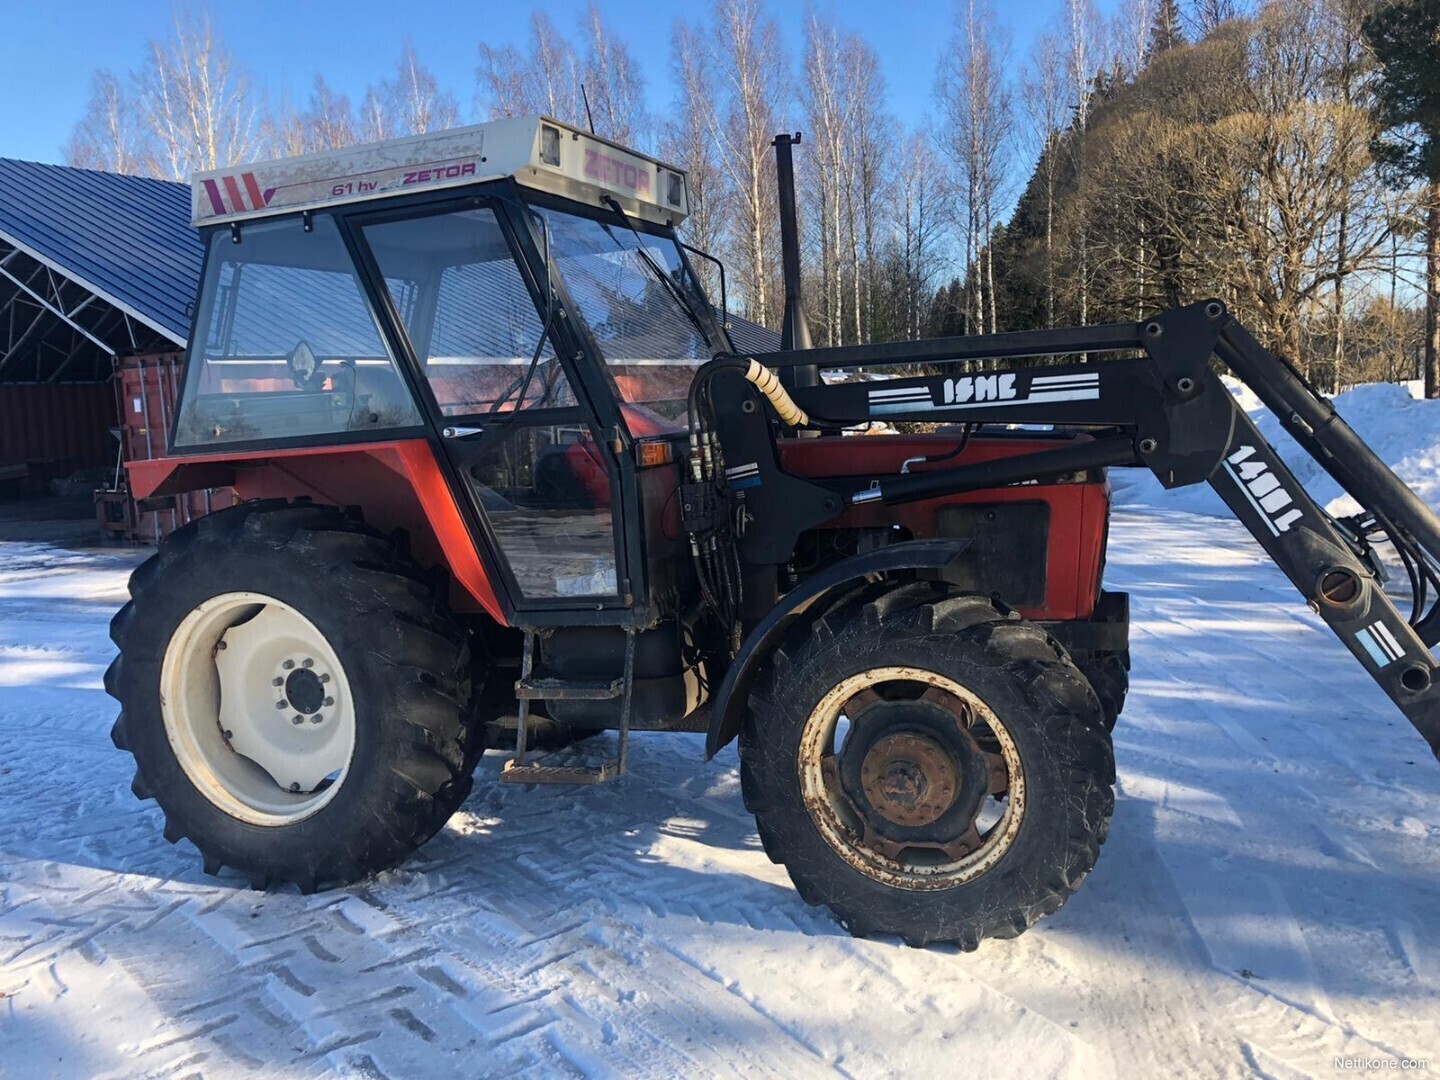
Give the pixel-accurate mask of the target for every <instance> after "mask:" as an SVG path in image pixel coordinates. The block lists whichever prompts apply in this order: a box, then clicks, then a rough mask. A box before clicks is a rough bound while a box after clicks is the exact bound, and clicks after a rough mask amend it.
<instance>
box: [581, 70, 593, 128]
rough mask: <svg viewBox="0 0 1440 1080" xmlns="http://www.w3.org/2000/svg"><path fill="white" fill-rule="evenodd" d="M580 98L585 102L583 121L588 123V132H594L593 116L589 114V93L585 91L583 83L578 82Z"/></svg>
mask: <svg viewBox="0 0 1440 1080" xmlns="http://www.w3.org/2000/svg"><path fill="white" fill-rule="evenodd" d="M580 100H581V101H583V102H584V103H585V122H586V123H587V124H589V125H590V134H591V135H594V134H595V118H594V117H593V116H591V115H590V95H589V94H587V93H585V84H584V83H583V82H582V83H581V84H580Z"/></svg>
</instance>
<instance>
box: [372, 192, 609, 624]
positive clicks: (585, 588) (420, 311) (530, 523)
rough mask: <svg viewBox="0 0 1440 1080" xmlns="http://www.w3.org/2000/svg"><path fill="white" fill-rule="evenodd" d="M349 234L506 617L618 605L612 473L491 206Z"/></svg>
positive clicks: (379, 222)
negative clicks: (472, 522) (355, 239)
mask: <svg viewBox="0 0 1440 1080" xmlns="http://www.w3.org/2000/svg"><path fill="white" fill-rule="evenodd" d="M359 234H360V236H361V237H362V238H363V242H364V244H365V246H366V247H367V248H368V251H369V254H370V256H371V257H372V259H373V261H374V265H375V267H376V268H377V269H378V271H379V275H380V276H381V277H383V279H384V281H385V287H386V290H387V291H388V293H389V296H390V300H391V302H392V303H393V306H394V309H395V312H396V314H397V315H398V318H399V322H400V324H401V329H402V330H403V331H404V332H405V334H406V336H407V338H408V343H409V346H410V351H411V353H412V354H413V357H414V359H415V362H416V364H417V366H418V368H419V372H420V375H421V377H422V384H423V387H424V388H425V389H427V390H428V393H429V396H430V398H431V399H432V400H431V406H432V408H433V409H434V410H435V415H436V418H437V423H438V425H439V426H440V429H441V434H442V439H441V442H442V444H443V447H444V452H445V453H446V455H447V457H448V458H449V459H450V461H451V462H452V463H453V465H454V467H455V470H456V472H457V473H458V474H459V475H460V476H461V477H462V478H463V482H464V485H465V487H466V492H467V495H468V497H469V499H470V502H471V505H472V507H473V509H474V511H475V515H476V518H477V520H478V521H479V522H480V524H481V528H482V530H483V532H484V534H485V536H486V538H487V539H488V541H489V546H490V548H491V554H492V557H493V559H494V561H495V563H496V564H497V569H499V570H500V573H501V577H502V580H503V582H504V584H505V586H506V588H507V591H508V592H509V593H510V598H511V601H512V603H513V605H514V607H515V608H516V609H519V610H527V609H529V610H534V609H544V608H558V609H562V610H563V609H572V608H577V607H579V608H584V609H586V610H589V611H594V610H595V609H596V608H597V607H611V606H615V607H618V606H621V605H622V600H621V583H622V582H623V581H624V580H625V574H624V565H623V554H622V550H621V547H620V545H619V543H618V542H617V531H616V527H615V525H616V520H617V514H616V494H617V489H618V485H617V483H616V475H617V473H616V467H615V462H614V459H613V455H612V454H611V452H610V448H609V446H608V445H607V444H606V443H605V442H604V441H603V440H602V439H600V438H598V437H597V433H596V431H595V430H594V427H593V423H592V416H591V413H590V410H588V409H586V408H584V407H582V404H581V400H580V399H579V398H578V397H577V395H576V393H575V389H574V385H573V383H572V379H571V373H569V372H567V370H566V368H565V365H564V364H563V363H562V362H561V361H560V360H559V358H558V357H557V356H556V352H555V341H556V340H557V334H556V332H555V326H554V325H553V324H554V322H555V317H554V316H553V315H551V318H550V320H549V322H550V325H547V319H546V318H545V317H542V311H541V308H540V307H539V306H537V302H536V295H535V292H534V291H533V290H532V288H531V286H530V285H529V284H527V281H526V279H525V277H524V276H523V275H522V272H521V269H520V266H519V265H517V263H516V261H515V257H514V254H513V250H512V246H511V243H510V239H509V237H508V235H507V233H506V229H505V225H504V223H503V222H502V220H501V218H500V217H499V215H497V213H496V211H495V210H494V209H492V208H490V207H488V206H478V207H477V206H475V205H474V204H473V203H468V204H467V205H466V206H465V207H464V208H463V209H453V210H449V211H443V212H437V213H430V214H427V215H424V216H418V217H417V216H410V217H405V218H395V217H390V218H388V219H387V218H379V219H372V220H370V221H369V223H362V224H360V226H359Z"/></svg>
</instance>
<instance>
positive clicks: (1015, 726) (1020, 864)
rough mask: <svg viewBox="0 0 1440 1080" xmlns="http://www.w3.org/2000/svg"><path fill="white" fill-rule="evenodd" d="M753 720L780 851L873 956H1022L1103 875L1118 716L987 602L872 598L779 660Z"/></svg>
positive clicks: (807, 889)
mask: <svg viewBox="0 0 1440 1080" xmlns="http://www.w3.org/2000/svg"><path fill="white" fill-rule="evenodd" d="M751 705H752V708H751V714H750V716H749V718H748V721H747V724H746V727H745V729H744V731H743V732H742V735H741V747H740V755H741V773H742V781H743V787H744V793H745V798H746V803H747V805H748V806H749V808H750V810H751V811H752V812H753V813H754V814H755V818H756V822H757V825H758V828H759V831H760V838H761V841H762V842H763V843H764V845H765V850H766V851H767V852H768V853H769V855H770V857H771V858H772V859H773V860H775V861H776V862H779V863H783V864H784V865H785V866H786V868H787V870H788V871H789V873H790V877H791V879H792V880H793V881H794V882H795V885H796V888H797V889H798V890H799V892H800V894H801V896H802V897H803V898H804V899H805V900H806V901H807V902H808V903H811V904H824V905H826V906H827V907H829V908H830V909H831V911H833V912H834V913H835V915H836V916H837V917H838V918H839V919H840V921H841V923H842V924H843V925H844V926H845V927H846V928H847V929H849V930H850V932H851V933H853V934H855V935H857V936H866V935H870V934H896V935H898V936H899V937H901V938H903V939H904V940H905V942H906V943H907V944H910V945H926V944H929V943H932V942H939V941H951V942H955V943H956V944H958V945H960V946H961V947H962V948H966V949H972V948H975V947H976V946H977V945H978V944H979V942H980V941H981V939H983V938H986V937H1014V936H1015V935H1016V934H1019V933H1021V932H1023V931H1024V930H1025V929H1026V928H1028V927H1029V926H1030V925H1031V924H1033V923H1034V922H1035V920H1036V919H1038V918H1040V917H1041V916H1042V915H1046V914H1049V913H1051V912H1053V911H1055V910H1057V909H1058V908H1059V907H1060V905H1061V904H1063V903H1064V902H1065V900H1066V899H1067V898H1068V897H1069V896H1070V895H1071V894H1072V893H1073V892H1074V891H1075V890H1076V889H1077V888H1078V887H1079V885H1080V882H1081V881H1082V880H1083V878H1084V877H1085V875H1086V874H1087V873H1088V872H1089V870H1090V868H1091V867H1092V866H1093V865H1094V863H1095V859H1096V856H1097V854H1098V850H1099V844H1100V843H1101V840H1102V838H1103V835H1104V830H1105V827H1106V825H1107V823H1108V821H1109V817H1110V812H1111V810H1112V808H1113V806H1114V796H1113V792H1112V785H1113V783H1114V762H1113V757H1112V754H1111V748H1110V739H1109V734H1108V732H1107V731H1106V729H1105V726H1104V723H1103V716H1102V713H1101V708H1100V704H1099V702H1098V701H1097V700H1096V697H1095V694H1094V692H1093V691H1092V690H1091V688H1090V685H1089V683H1088V682H1087V681H1086V680H1085V678H1084V676H1082V675H1081V674H1080V673H1079V672H1078V671H1077V670H1076V669H1075V667H1074V665H1073V664H1071V662H1070V661H1069V659H1067V657H1066V656H1065V654H1064V652H1063V651H1062V650H1061V649H1059V648H1058V646H1056V645H1055V644H1054V642H1052V641H1051V640H1050V639H1049V638H1048V637H1047V636H1046V635H1045V633H1044V632H1043V631H1042V630H1040V629H1039V628H1038V627H1035V626H1033V625H1031V624H1028V623H1025V622H1021V621H1019V620H1017V619H1015V618H1014V617H1013V616H1009V615H1008V613H1006V612H1003V611H1002V610H999V609H997V608H996V606H995V605H994V604H993V603H992V602H991V601H990V600H989V599H988V598H985V597H979V596H967V595H954V594H950V593H947V592H945V591H943V590H941V589H938V588H937V587H934V586H932V585H930V584H928V583H923V582H922V583H912V584H898V585H897V584H895V583H881V584H879V585H875V586H868V587H866V588H864V589H862V590H859V591H858V592H857V593H854V594H852V595H851V596H850V597H848V598H845V599H843V600H841V601H840V602H839V603H837V604H836V605H835V606H833V607H832V608H831V609H830V610H829V611H827V612H826V613H825V614H824V615H822V616H821V617H819V618H817V619H816V620H815V621H814V622H813V623H812V624H810V626H809V627H808V628H807V630H806V631H805V632H804V633H803V634H801V635H799V636H797V637H794V638H792V639H791V640H790V641H789V642H788V643H787V644H786V646H785V647H783V648H782V649H781V650H780V651H778V652H777V653H776V655H775V657H774V658H773V661H772V663H771V664H770V665H769V669H768V672H767V673H766V675H765V676H764V677H763V678H762V679H761V681H760V683H759V684H758V685H757V687H756V690H755V693H754V695H753V697H752V701H751Z"/></svg>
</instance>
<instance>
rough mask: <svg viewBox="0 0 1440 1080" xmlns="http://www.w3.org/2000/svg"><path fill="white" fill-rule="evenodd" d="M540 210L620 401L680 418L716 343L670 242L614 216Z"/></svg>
mask: <svg viewBox="0 0 1440 1080" xmlns="http://www.w3.org/2000/svg"><path fill="white" fill-rule="evenodd" d="M537 210H538V212H539V213H540V214H542V215H543V216H544V218H545V220H546V222H547V223H548V224H549V227H550V254H551V258H552V259H553V261H554V263H555V267H556V269H557V270H558V272H559V274H560V277H561V278H562V279H563V281H564V283H565V288H566V290H567V291H568V293H569V294H570V299H571V301H572V302H573V304H574V306H575V307H576V308H577V309H578V310H579V314H580V315H581V316H582V317H583V318H584V320H585V323H586V325H587V326H589V328H590V333H591V335H592V336H593V337H594V339H595V344H596V345H598V346H599V348H600V353H601V355H602V356H603V358H604V360H605V363H606V365H607V366H608V367H609V369H610V372H611V374H612V375H613V376H614V378H615V385H616V388H617V390H618V391H619V394H620V398H621V400H622V401H624V402H626V403H627V404H631V405H637V406H643V407H645V408H646V409H647V410H649V411H652V412H655V413H658V414H660V415H661V416H663V417H665V418H666V419H670V420H675V419H679V418H681V417H683V416H684V414H685V398H686V394H687V392H688V391H689V389H690V380H691V379H692V378H693V377H694V374H695V369H696V368H698V367H699V366H700V365H701V364H703V363H704V362H705V361H707V360H709V359H710V357H711V356H712V355H713V354H714V353H715V352H717V351H718V350H719V349H720V348H721V345H720V343H719V342H718V341H717V342H713V343H712V342H711V341H709V340H707V336H706V334H707V332H709V333H714V331H713V330H711V329H710V324H709V323H708V322H706V321H704V316H703V315H702V314H701V313H703V312H705V311H706V308H707V301H706V300H705V297H704V294H703V293H702V292H701V291H700V288H699V286H698V285H697V284H696V283H695V281H694V279H693V278H692V277H691V276H690V274H689V273H688V271H687V270H686V268H685V263H684V260H683V259H682V258H681V256H680V248H679V246H678V245H677V244H676V242H675V240H674V238H673V237H667V236H659V235H654V234H651V233H645V232H641V233H638V234H637V233H636V232H635V231H633V230H632V229H631V228H630V227H629V226H628V225H626V224H625V223H624V222H623V221H622V220H621V219H620V218H619V217H618V215H617V216H616V218H615V219H614V220H613V221H610V222H602V221H596V220H594V219H593V218H585V217H579V216H577V215H575V214H567V213H564V212H562V211H558V210H546V209H538V208H537ZM662 278H663V279H664V280H662ZM682 297H683V302H682V299H681V298H682ZM687 305H688V310H687ZM697 319H699V320H701V322H700V324H699V325H697ZM702 326H704V327H705V329H704V330H702V329H701V327H702Z"/></svg>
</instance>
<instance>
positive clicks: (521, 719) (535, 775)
mask: <svg viewBox="0 0 1440 1080" xmlns="http://www.w3.org/2000/svg"><path fill="white" fill-rule="evenodd" d="M534 660H535V632H534V631H533V630H527V631H525V651H524V653H523V654H522V656H521V661H520V678H519V680H518V681H517V682H516V683H515V696H516V698H518V699H519V704H520V712H519V715H518V716H517V717H516V718H515V756H514V757H513V758H512V759H511V760H509V761H507V762H506V763H505V768H504V769H503V770H502V771H501V773H500V779H501V781H502V782H503V783H507V784H603V783H605V782H606V781H609V780H615V779H618V778H619V777H621V776H624V775H625V768H626V765H627V764H628V761H629V749H630V704H631V699H632V698H633V696H634V689H635V631H634V629H633V628H629V627H627V628H626V630H625V674H624V675H623V676H622V677H621V678H619V679H616V680H615V681H614V682H571V681H568V680H564V679H533V678H531V672H532V670H533V666H534ZM617 697H618V698H620V699H621V704H620V746H619V751H618V753H617V754H616V756H615V757H614V758H612V759H610V760H609V761H603V762H601V763H600V764H599V765H588V764H582V763H578V762H575V761H574V760H573V759H572V760H568V761H567V760H566V756H567V755H566V754H565V753H564V751H557V752H556V753H554V754H547V755H546V756H545V757H542V758H540V759H539V760H538V761H535V762H528V761H526V760H525V751H526V742H527V741H528V739H527V737H526V732H527V729H528V726H529V721H530V702H531V701H534V700H537V699H538V700H550V701H555V700H560V699H569V700H572V701H576V700H578V701H586V700H589V701H603V700H607V699H612V698H617ZM547 762H553V764H547Z"/></svg>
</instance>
